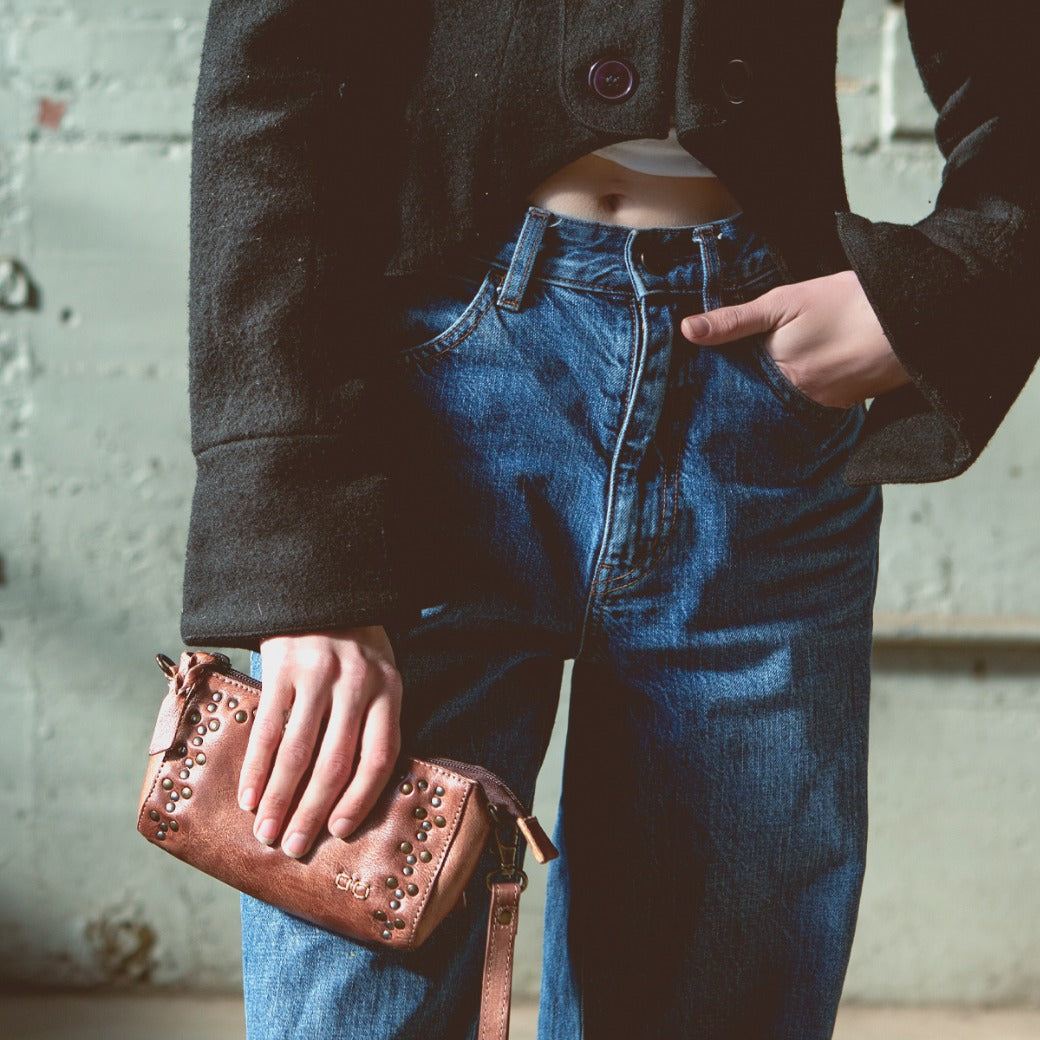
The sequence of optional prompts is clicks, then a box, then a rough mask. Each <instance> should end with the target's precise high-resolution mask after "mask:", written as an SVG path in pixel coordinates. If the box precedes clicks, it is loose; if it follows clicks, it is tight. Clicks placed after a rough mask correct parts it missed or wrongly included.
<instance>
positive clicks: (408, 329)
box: [391, 263, 502, 362]
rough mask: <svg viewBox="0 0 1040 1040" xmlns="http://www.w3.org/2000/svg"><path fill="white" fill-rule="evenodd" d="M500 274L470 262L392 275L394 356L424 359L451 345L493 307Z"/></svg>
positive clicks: (453, 348)
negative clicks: (459, 265)
mask: <svg viewBox="0 0 1040 1040" xmlns="http://www.w3.org/2000/svg"><path fill="white" fill-rule="evenodd" d="M501 278H502V275H501V272H499V271H498V270H497V269H495V268H489V267H487V265H486V264H485V265H484V266H483V267H478V266H477V265H476V263H473V264H467V265H463V266H462V267H460V268H459V269H449V270H447V271H440V272H433V273H426V272H422V273H419V274H415V275H407V276H404V277H402V278H400V279H398V280H397V284H396V285H395V286H394V287H393V290H392V296H393V299H394V301H395V304H394V307H393V314H392V317H391V320H392V323H393V326H394V334H395V339H396V341H397V345H398V349H397V355H398V358H399V359H400V360H401V361H403V362H408V361H425V362H428V361H431V360H436V359H437V358H439V357H441V356H442V355H446V354H448V353H449V352H450V351H453V350H455V348H456V347H458V346H459V345H460V344H461V343H462V342H463V341H464V340H466V339H467V338H468V337H469V336H470V335H471V334H472V333H473V332H475V331H476V329H477V327H478V326H479V325H480V323H481V321H482V320H483V319H484V317H485V316H486V315H487V313H488V312H489V311H490V310H491V308H492V307H493V306H494V303H495V298H496V295H497V293H498V288H499V283H500V281H501Z"/></svg>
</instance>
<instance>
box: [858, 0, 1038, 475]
mask: <svg viewBox="0 0 1040 1040" xmlns="http://www.w3.org/2000/svg"><path fill="white" fill-rule="evenodd" d="M1034 15H1035V12H1034V11H1033V10H1031V5H1030V4H1029V3H1028V2H1027V0H1008V2H1006V3H1001V4H997V5H995V6H993V7H990V8H986V9H982V8H980V7H979V6H978V4H976V3H973V2H970V0H944V2H943V3H936V2H935V0H906V16H907V23H908V26H909V31H910V41H911V45H912V47H913V50H914V55H915V58H916V60H917V65H918V69H919V71H920V73H921V77H922V80H923V81H924V84H925V87H926V89H927V91H928V94H929V96H930V98H931V100H932V102H933V104H934V105H935V107H936V109H937V111H938V121H937V123H936V137H937V140H938V144H939V147H940V149H941V151H942V153H943V156H944V158H945V166H944V169H943V178H942V185H941V189H940V191H939V193H938V196H937V200H936V204H935V208H934V211H933V212H932V213H931V214H929V215H928V216H927V217H925V218H924V219H923V220H921V221H920V222H919V223H917V224H914V225H912V226H907V225H898V224H890V223H872V222H870V221H868V220H865V219H864V218H862V217H860V216H857V215H854V214H849V213H845V214H839V215H838V233H839V237H840V239H841V242H842V245H843V247H844V249H845V252H846V255H847V256H848V259H849V262H850V264H851V266H852V267H853V269H854V270H855V271H856V273H857V274H858V275H859V278H860V281H861V282H862V284H863V287H864V290H865V291H866V293H867V296H868V298H869V299H870V301H871V303H872V305H873V307H874V309H875V311H876V312H877V314H878V317H879V319H880V321H881V324H882V327H883V328H884V330H885V333H886V334H887V336H888V338H889V340H890V342H891V344H892V347H893V349H894V350H895V352H896V354H897V356H898V357H899V359H900V361H901V362H902V364H903V365H904V367H905V368H906V369H907V371H908V372H909V373H910V376H911V378H912V380H913V382H912V385H910V386H908V387H904V388H902V389H900V390H897V391H894V392H892V393H888V394H884V395H882V396H881V397H878V398H877V399H876V400H875V401H874V402H873V405H872V406H871V409H870V412H869V414H868V418H867V422H866V425H865V427H864V431H863V436H862V438H861V440H860V442H859V445H858V446H857V450H856V452H855V454H854V455H853V457H852V459H851V461H850V464H849V467H848V470H847V473H846V477H847V479H848V480H849V481H850V482H851V483H874V482H880V481H926V480H941V479H944V478H946V477H951V476H954V475H956V474H958V473H960V472H962V471H963V470H964V469H966V468H967V466H968V465H969V464H970V463H971V462H972V461H974V459H975V458H977V456H978V454H979V452H980V451H981V450H982V449H983V447H984V446H985V444H986V442H987V441H988V440H989V438H990V436H991V435H992V434H993V432H994V431H995V430H996V428H997V426H998V425H999V423H1000V421H1001V420H1002V418H1003V417H1004V415H1005V413H1006V412H1007V410H1008V408H1009V407H1010V406H1011V404H1012V402H1013V401H1014V399H1015V397H1016V396H1017V395H1018V393H1019V391H1020V390H1021V388H1022V386H1023V385H1024V384H1025V381H1026V379H1027V378H1028V376H1029V373H1030V371H1031V370H1032V368H1033V365H1034V363H1035V362H1036V358H1037V352H1038V345H1040V334H1038V332H1037V321H1036V319H1035V317H1034V314H1033V310H1034V305H1035V300H1036V286H1037V275H1038V274H1040V189H1038V185H1040V176H1038V174H1037V170H1036V168H1035V157H1036V156H1037V154H1040V153H1038V143H1040V142H1038V137H1040V120H1038V119H1037V116H1036V102H1037V99H1038V94H1040V90H1038V88H1037V80H1036V60H1037V57H1038V48H1037V45H1036V40H1037V37H1036V30H1035V21H1034Z"/></svg>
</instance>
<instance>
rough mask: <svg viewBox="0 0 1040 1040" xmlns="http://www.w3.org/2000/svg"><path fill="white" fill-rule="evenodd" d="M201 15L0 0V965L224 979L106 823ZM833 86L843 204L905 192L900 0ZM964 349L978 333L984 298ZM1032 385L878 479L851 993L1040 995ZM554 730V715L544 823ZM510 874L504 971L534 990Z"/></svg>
mask: <svg viewBox="0 0 1040 1040" xmlns="http://www.w3.org/2000/svg"><path fill="white" fill-rule="evenodd" d="M205 13H206V4H205V2H204V0H162V2H161V3H160V2H158V0H0V712H2V718H3V720H4V722H3V725H0V835H2V840H0V979H3V980H6V981H7V982H8V983H9V984H33V985H61V986H65V985H74V986H75V985H98V984H102V985H106V984H107V985H114V986H143V985H156V986H162V985H182V986H189V987H199V988H207V989H222V988H227V987H234V986H236V985H237V983H238V978H239V960H238V951H237V947H236V941H235V940H236V932H237V903H236V900H235V897H234V894H233V893H231V892H230V890H228V889H225V888H223V887H222V886H220V885H219V884H217V883H216V882H212V881H210V880H209V879H207V878H204V877H202V876H197V875H196V874H195V873H193V872H192V871H191V870H190V869H188V868H186V867H184V866H183V865H181V864H180V863H177V862H176V861H174V860H172V859H171V858H169V857H164V856H162V855H161V854H160V853H158V852H157V851H156V850H155V849H153V848H152V847H150V846H148V845H146V843H145V842H143V841H142V840H141V839H140V838H139V837H138V836H137V835H136V833H135V830H134V823H135V818H136V799H137V792H138V787H139V784H140V780H141V776H142V775H143V771H144V767H145V761H144V756H145V749H146V747H147V741H148V736H149V734H150V732H151V726H152V722H153V721H154V712H155V710H156V708H157V706H158V702H159V699H160V697H161V695H162V693H163V690H164V687H163V683H162V679H161V677H160V676H159V673H158V672H157V671H156V670H155V667H154V665H153V664H152V662H151V660H150V654H151V653H152V652H154V651H160V650H162V651H165V652H168V653H172V652H175V651H176V649H177V632H178V610H179V600H180V580H181V574H180V570H181V561H182V553H183V545H184V538H185V532H186V525H187V510H188V504H189V499H190V494H191V487H192V479H193V472H194V468H193V463H192V459H191V455H190V452H189V447H188V430H187V404H186V396H185V384H186V361H185V341H186V324H187V321H186V277H187V223H188V172H189V161H190V147H191V143H190V117H191V103H192V97H193V93H194V87H195V76H196V73H197V63H198V54H199V47H200V43H201V36H202V29H203V23H204V18H205ZM838 91H839V98H840V103H841V113H842V127H843V146H844V152H845V158H846V164H847V176H848V182H849V189H850V195H851V198H852V204H853V208H854V209H856V210H857V211H859V212H861V213H864V214H866V215H867V216H870V217H875V218H884V219H889V220H900V221H912V220H915V219H917V218H919V217H920V216H922V215H924V214H925V213H926V212H927V211H928V209H929V208H930V206H931V204H932V202H933V200H934V197H935V194H936V192H937V190H938V186H939V183H940V173H941V161H940V159H939V157H938V154H937V151H936V149H935V146H934V144H933V140H932V111H931V107H930V105H929V104H928V101H927V99H926V98H925V97H924V95H923V92H922V90H921V88H920V85H919V82H918V79H917V75H916V72H915V69H914V65H913V61H912V58H911V56H910V52H909V49H908V47H907V43H906V37H905V27H904V25H903V14H902V9H901V7H900V6H899V5H896V4H890V3H887V2H885V0H848V2H847V4H846V15H845V17H844V20H843V23H842V38H841V57H840V63H839V75H838ZM797 147H798V143H797V140H794V139H792V142H791V148H792V150H793V151H794V150H796V149H797ZM778 161H781V162H782V161H785V158H784V157H779V158H778ZM5 261H7V266H4V262H5ZM4 300H7V301H8V304H3V303H2V301H4ZM983 317H984V316H983ZM980 349H981V350H989V351H992V352H993V354H994V358H995V359H996V358H997V357H998V352H999V344H988V343H986V342H985V340H984V333H983V323H982V322H981V321H980ZM995 363H999V362H997V361H996V360H995ZM1037 395H1038V388H1037V385H1036V381H1035V380H1034V382H1033V383H1032V384H1031V385H1030V386H1029V387H1028V388H1027V390H1026V392H1025V393H1024V395H1023V397H1022V399H1021V400H1020V401H1019V402H1018V403H1017V404H1016V405H1015V407H1014V409H1013V411H1012V413H1011V416H1010V417H1009V419H1008V421H1007V422H1006V423H1005V425H1004V427H1003V428H1002V430H1001V431H1000V432H999V433H998V435H997V437H996V438H995V440H994V442H993V444H992V445H991V446H990V447H989V448H988V449H987V451H986V453H985V454H984V456H983V458H982V460H981V461H980V462H979V463H978V464H977V465H976V466H975V467H974V468H973V469H972V470H971V471H970V472H969V473H968V474H966V475H965V476H964V477H961V478H959V479H957V480H956V481H953V482H949V483H946V484H942V485H935V486H927V487H909V488H891V489H888V490H887V491H886V518H885V523H884V531H883V560H882V573H881V579H880V591H879V598H878V644H877V650H876V662H875V664H876V671H875V675H876V678H875V691H874V709H873V719H872V760H873V764H872V825H871V826H872V833H871V852H870V857H869V867H868V878H867V883H866V887H865V892H864V902H863V909H862V913H861V919H860V929H859V936H858V939H857V943H856V947H855V950H854V954H853V964H852V968H851V972H850V976H849V984H848V990H847V992H848V993H849V995H850V996H853V997H855V998H857V999H860V1000H865V1001H871V1000H874V1001H894V1002H903V1003H922V1002H923V1003H927V1002H936V1001H954V1002H959V1001H963V1002H995V1001H1003V1002H1014V1001H1037V1000H1040V927H1037V926H1038V924H1040V886H1037V885H1036V883H1035V870H1034V868H1033V867H1032V864H1033V863H1035V862H1036V860H1037V858H1038V856H1040V836H1038V835H1037V834H1035V833H1034V830H1035V828H1033V827H1032V826H1031V824H1032V821H1033V819H1034V818H1035V813H1036V804H1037V801H1036V798H1037V792H1038V788H1040V767H1038V765H1037V762H1038V761H1040V756H1037V754H1036V747H1037V743H1038V738H1040V606H1038V604H1037V592H1036V586H1037V582H1036V577H1037V558H1038V556H1040V535H1038V533H1037V529H1036V525H1035V523H1034V522H1033V521H1032V517H1033V516H1035V515H1036V512H1037V505H1038V502H1037V499H1038V496H1040V490H1038V489H1040V481H1038V479H1037V478H1038V477H1040V444H1038V441H1037V438H1036V437H1035V435H1034V432H1033V431H1034V430H1035V426H1036V421H1037V413H1038V408H1040V401H1038V399H1037ZM560 754H561V748H560V742H559V739H557V740H555V741H554V745H553V750H552V752H551V754H550V760H549V764H548V766H547V769H546V772H545V774H544V777H543V782H542V784H541V791H540V796H539V798H540V803H541V804H540V806H539V812H540V815H541V816H542V818H543V822H546V823H547V824H548V822H549V821H551V819H552V817H553V815H554V812H555V805H554V798H555V791H556V785H557V782H558V781H557V777H558V772H559V762H560ZM532 873H533V875H534V876H535V878H536V881H535V884H533V886H532V891H531V892H530V893H529V895H528V896H527V897H525V898H526V900H527V909H526V919H525V923H524V927H523V928H522V930H521V954H520V960H519V966H518V989H519V990H520V992H525V991H526V992H529V991H532V990H533V989H534V988H535V987H536V985H537V940H538V937H539V931H540V922H539V903H540V900H541V899H542V898H543V897H542V896H541V895H540V890H539V888H538V885H539V883H540V874H541V872H539V871H533V872H532Z"/></svg>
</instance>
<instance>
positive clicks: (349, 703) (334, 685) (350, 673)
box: [239, 629, 401, 857]
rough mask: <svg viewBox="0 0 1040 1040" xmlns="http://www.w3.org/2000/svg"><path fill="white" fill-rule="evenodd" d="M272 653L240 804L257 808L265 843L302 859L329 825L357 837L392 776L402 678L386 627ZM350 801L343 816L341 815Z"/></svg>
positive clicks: (285, 642) (286, 640)
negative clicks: (357, 830) (337, 807)
mask: <svg viewBox="0 0 1040 1040" xmlns="http://www.w3.org/2000/svg"><path fill="white" fill-rule="evenodd" d="M263 649H264V651H267V653H265V661H264V665H265V671H264V693H263V696H262V697H261V698H260V706H259V707H258V709H257V715H256V719H255V720H254V723H253V727H252V733H251V735H250V741H249V746H248V748H247V752H246V757H245V760H244V761H243V767H242V774H241V778H240V783H239V802H240V804H241V805H242V807H243V808H245V809H251V808H253V807H255V809H256V821H255V823H254V827H253V833H254V834H255V835H256V837H257V839H258V840H260V841H262V842H264V843H265V844H274V842H275V841H278V840H280V841H281V847H282V850H283V851H284V852H285V853H286V854H288V855H290V856H294V857H300V856H303V855H305V854H306V853H307V852H308V851H309V849H310V848H311V846H312V845H313V843H314V840H315V839H316V837H317V836H318V834H319V833H321V831H322V829H323V828H324V827H325V826H326V824H328V825H329V827H330V830H332V832H333V833H334V834H336V835H337V836H340V837H345V836H347V835H348V834H350V833H351V832H352V831H353V830H354V829H355V828H356V826H357V825H358V824H360V822H361V821H362V819H363V818H364V816H365V814H367V812H368V811H369V810H370V809H371V807H372V805H373V804H374V803H375V801H376V799H377V798H378V797H379V794H380V793H381V791H382V789H383V787H384V786H385V784H386V782H387V780H388V779H389V778H390V775H391V773H392V770H393V768H394V764H395V761H396V758H397V754H398V751H399V746H400V736H399V719H400V704H401V679H400V676H399V674H398V672H397V669H396V667H395V666H394V664H393V653H392V651H391V649H390V645H389V642H388V641H387V640H386V636H385V633H384V632H383V631H382V629H358V630H352V631H351V634H350V635H349V636H340V637H337V636H334V635H329V636H325V635H316V636H304V637H283V638H280V639H273V640H271V641H270V646H268V644H267V643H265V645H264V647H263ZM267 658H269V660H268V659H267ZM359 749H360V754H359ZM352 777H354V781H353V782H351V778H352ZM348 784H350V789H349V796H344V791H345V789H346V788H347V785H348ZM341 796H343V797H342V801H341V805H342V806H343V811H342V812H339V811H337V812H336V813H333V811H332V810H333V806H334V805H336V804H337V801H338V800H341Z"/></svg>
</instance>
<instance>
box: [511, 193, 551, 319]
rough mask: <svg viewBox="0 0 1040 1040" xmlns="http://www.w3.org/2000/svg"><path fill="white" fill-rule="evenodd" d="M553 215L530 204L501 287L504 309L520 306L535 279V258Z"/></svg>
mask: <svg viewBox="0 0 1040 1040" xmlns="http://www.w3.org/2000/svg"><path fill="white" fill-rule="evenodd" d="M552 217H553V214H552V213H550V212H549V211H548V210H544V209H538V207H537V206H530V207H528V210H527V213H526V214H525V215H524V223H523V227H521V228H520V237H519V238H518V239H517V241H516V248H515V249H514V250H513V255H512V257H510V260H509V270H508V271H506V277H505V280H504V281H503V282H502V285H501V287H500V288H499V290H498V306H499V307H501V308H502V309H503V310H507V311H518V310H520V304H521V303H522V302H523V298H524V293H525V292H526V291H527V283H528V282H529V281H530V280H531V271H532V269H533V268H534V261H535V258H536V257H537V256H538V249H539V248H540V246H541V244H542V235H543V234H544V233H545V229H546V228H547V227H548V226H549V221H550V220H551V219H552Z"/></svg>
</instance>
